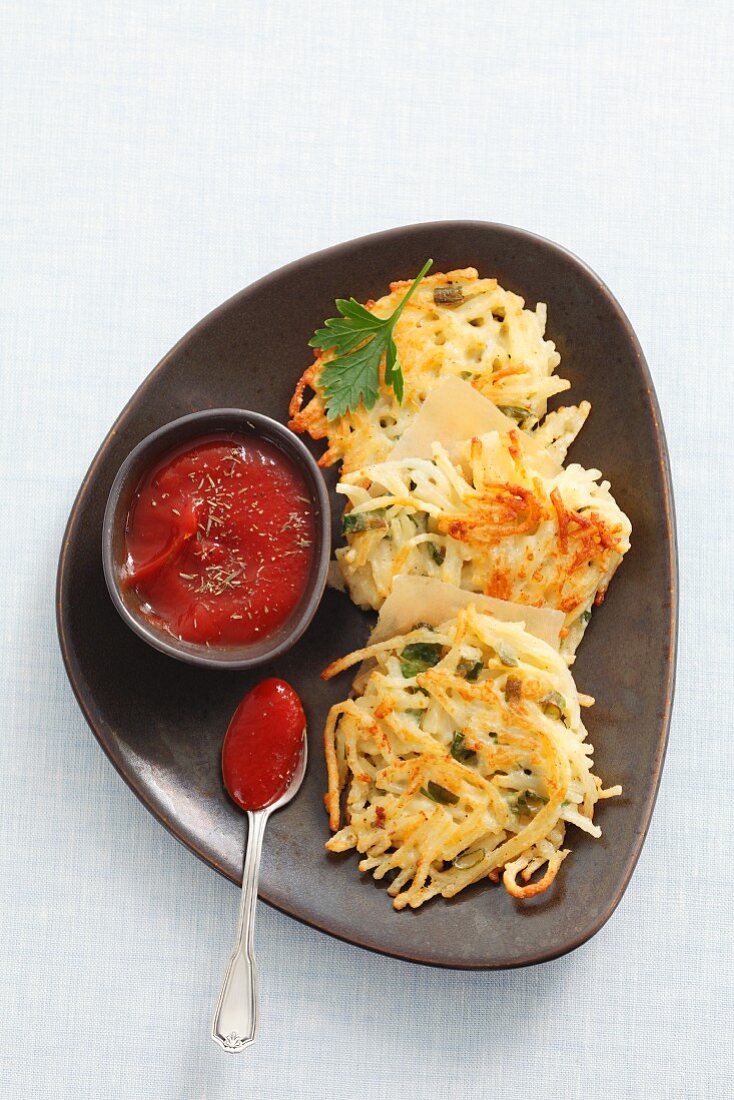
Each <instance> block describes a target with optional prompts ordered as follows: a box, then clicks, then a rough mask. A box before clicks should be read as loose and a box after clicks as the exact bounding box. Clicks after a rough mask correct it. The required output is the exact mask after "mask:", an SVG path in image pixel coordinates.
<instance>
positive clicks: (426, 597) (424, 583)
mask: <svg viewBox="0 0 734 1100" xmlns="http://www.w3.org/2000/svg"><path fill="white" fill-rule="evenodd" d="M470 605H473V606H474V607H476V608H477V610H478V611H481V612H483V613H485V614H487V615H491V616H492V617H493V618H495V619H497V620H498V622H505V623H521V624H522V625H523V626H524V627H525V629H526V630H527V631H528V633H530V634H533V635H535V637H536V638H540V639H541V641H543V642H547V644H548V645H550V646H552V647H553V649H555V650H558V648H559V646H560V639H561V630H562V629H563V620H564V615H563V612H562V611H552V610H551V609H550V608H548V607H525V606H524V605H523V604H519V603H509V602H508V601H507V600H496V599H494V598H493V597H492V596H481V595H477V594H476V593H473V592H466V591H464V590H463V589H461V588H457V587H456V586H455V585H453V584H445V583H444V582H443V581H440V580H437V579H435V578H434V577H407V576H399V577H396V578H395V581H394V582H393V586H392V592H391V593H390V595H389V596H388V597H387V599H386V600H385V602H384V604H383V605H382V607H381V608H380V614H379V616H378V619H377V624H376V626H375V629H374V630H373V631H372V634H371V635H370V640H369V644H370V645H373V644H374V643H375V642H382V641H384V640H385V639H386V638H394V637H395V636H396V635H398V634H407V633H408V631H409V630H412V628H413V626H414V624H415V622H416V621H417V618H419V619H420V621H421V622H426V623H429V624H430V625H431V626H440V625H441V623H445V622H447V621H448V620H449V619H454V618H456V616H457V614H458V613H459V611H460V610H463V609H464V608H467V607H469V606H470ZM416 608H418V609H420V613H419V614H418V613H417V612H416Z"/></svg>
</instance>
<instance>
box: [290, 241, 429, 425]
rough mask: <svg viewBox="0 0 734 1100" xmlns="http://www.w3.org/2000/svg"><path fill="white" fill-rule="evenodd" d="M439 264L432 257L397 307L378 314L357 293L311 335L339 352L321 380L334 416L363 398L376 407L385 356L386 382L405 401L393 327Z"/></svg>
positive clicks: (313, 343)
mask: <svg viewBox="0 0 734 1100" xmlns="http://www.w3.org/2000/svg"><path fill="white" fill-rule="evenodd" d="M432 264H433V260H427V261H426V262H425V263H424V265H423V267H422V268H421V271H420V274H419V275H418V276H417V278H416V279H414V281H413V283H412V284H411V286H410V287H409V289H408V292H407V294H406V295H405V297H404V298H403V300H402V302H401V303H400V305H399V306H398V307H397V308H396V310H395V312H394V313H392V314H391V315H390V316H389V317H385V318H382V317H375V315H374V313H370V311H369V310H368V309H365V307H364V306H363V305H360V303H359V302H357V301H356V300H355V299H354V298H337V299H336V308H337V309H338V310H339V313H340V314H341V317H331V318H329V320H328V321H324V327H323V328H320V329H317V330H316V332H315V333H314V334H313V337H312V338H311V339H310V340H309V347H312V348H320V349H321V350H322V351H333V352H334V358H333V359H330V360H329V362H328V363H326V364H325V365H324V369H323V370H322V372H321V377H320V383H321V386H322V389H323V397H324V404H325V405H326V416H327V419H328V420H336V418H337V417H339V416H344V414H345V413H346V412H349V410H350V409H356V408H357V406H358V405H359V402H360V401H362V402H363V403H364V407H365V408H366V409H371V408H372V407H373V405H374V404H375V401H377V398H378V396H379V392H380V362H381V360H382V356H383V355H384V356H385V385H386V386H392V389H393V392H394V394H395V396H396V398H397V400H398V402H399V403H400V404H402V401H403V372H402V370H401V369H400V363H399V362H398V349H397V347H396V346H395V339H394V337H393V330H394V328H395V324H396V322H397V320H398V318H399V317H400V314H401V313H402V312H403V310H404V309H405V306H406V305H407V303H408V302H409V301H410V298H411V297H412V295H413V292H414V291H415V289H416V287H417V286H418V284H419V283H420V281H421V280H422V279H423V278H424V277H425V275H426V273H427V271H428V270H429V268H430V267H431V265H432Z"/></svg>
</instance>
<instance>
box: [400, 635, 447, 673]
mask: <svg viewBox="0 0 734 1100" xmlns="http://www.w3.org/2000/svg"><path fill="white" fill-rule="evenodd" d="M442 651H443V646H442V645H441V644H440V643H439V642H411V643H410V645H406V647H405V649H404V650H403V651H402V653H401V654H400V671H401V672H402V674H403V676H404V677H405V679H406V680H410V679H412V678H413V676H417V675H418V673H419V672H425V671H426V669H427V668H432V667H433V665H437V664H438V662H439V661H440V660H441V653H442Z"/></svg>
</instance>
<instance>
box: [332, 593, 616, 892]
mask: <svg viewBox="0 0 734 1100" xmlns="http://www.w3.org/2000/svg"><path fill="white" fill-rule="evenodd" d="M359 662H366V664H364V665H363V668H362V671H361V673H360V675H359V676H358V677H357V680H356V682H355V696H354V697H353V698H351V699H347V700H345V701H344V702H342V703H338V704H336V705H335V706H334V707H332V709H331V711H330V713H329V716H328V720H327V723H326V729H325V733H324V743H325V750H326V761H327V769H328V793H327V795H326V798H325V801H326V807H327V811H328V813H329V822H330V826H331V829H332V830H333V832H334V835H333V836H332V837H331V839H330V840H329V841H328V842H327V844H326V847H327V848H328V849H329V850H330V851H333V852H344V851H347V850H349V849H352V848H356V849H357V851H359V852H360V853H361V855H362V859H361V861H360V864H359V868H360V870H361V871H369V872H371V873H372V874H373V875H374V877H375V878H376V879H387V881H388V882H389V886H388V893H389V894H390V895H391V896H392V898H393V905H394V907H395V908H396V909H404V908H405V907H406V906H410V907H411V908H414V909H415V908H418V907H419V906H420V905H422V904H423V903H424V902H425V901H427V900H428V899H429V898H432V897H434V896H435V895H437V894H440V895H442V896H443V897H446V898H450V897H453V896H454V895H456V894H457V893H459V891H461V890H463V889H464V888H465V887H466V886H469V885H471V884H472V883H474V882H478V881H479V880H480V879H484V878H489V879H491V880H492V881H494V882H497V881H498V880H499V879H500V878H501V880H502V882H503V884H504V886H505V888H506V889H507V890H508V891H509V893H511V894H512V895H513V896H515V897H517V898H524V897H532V896H533V895H535V894H539V893H541V892H542V891H544V890H546V889H547V888H548V887H549V886H550V884H551V883H552V882H553V879H554V878H555V876H556V873H557V871H558V868H559V867H560V865H561V863H562V861H563V860H564V859H565V857H566V856H567V855H568V854H569V850H568V848H566V847H564V843H565V833H566V827H567V825H569V824H571V825H575V826H577V827H578V828H580V829H583V830H584V831H585V832H587V833H589V834H591V835H592V836H594V837H598V836H599V835H600V832H601V831H600V829H599V828H598V826H597V825H595V824H594V821H593V817H594V807H595V806H596V803H597V802H598V801H599V800H600V799H602V798H607V797H610V796H612V795H615V794H619V793H621V788H619V787H613V788H610V789H609V790H603V788H602V783H601V780H600V779H599V778H598V777H597V776H596V775H594V774H593V772H592V760H591V756H592V752H593V749H592V746H591V745H589V744H588V742H587V740H586V730H585V728H584V726H583V723H582V721H581V715H580V702H584V703H586V704H589V703H590V702H592V700H590V699H588V698H586V697H582V698H581V699H580V698H579V695H578V694H577V691H576V687H575V685H574V682H573V679H572V677H571V673H570V672H569V670H568V667H567V665H566V663H565V661H564V660H563V658H562V657H561V656H560V655H559V653H558V652H556V651H555V650H554V649H553V647H552V646H551V645H549V644H548V643H547V642H545V641H542V640H541V639H539V638H537V637H535V636H533V635H532V634H530V633H529V632H528V631H527V630H526V629H525V628H524V626H523V624H522V623H517V622H502V621H499V620H498V619H496V618H494V617H491V616H489V615H487V614H483V613H481V612H479V611H478V610H477V607H476V606H475V605H474V604H471V605H469V606H468V607H464V608H459V609H458V610H457V613H456V614H455V616H454V617H453V618H451V619H449V620H447V621H445V622H443V623H441V624H439V625H437V626H435V627H433V626H429V625H423V624H418V625H416V626H415V628H414V629H412V630H409V631H407V632H406V633H403V634H400V635H398V636H395V637H391V638H388V639H385V640H383V641H380V642H377V643H375V644H373V645H370V646H368V647H367V648H366V649H364V650H359V651H357V652H355V653H352V654H350V655H349V656H347V657H344V658H343V659H342V660H340V661H337V662H335V663H334V664H333V665H331V666H330V667H329V668H328V669H327V670H326V671H325V673H324V676H325V677H326V678H329V677H331V676H334V675H336V674H337V673H339V672H341V671H343V670H344V669H346V668H349V667H351V666H354V665H355V664H358V663H359ZM344 791H346V796H345V798H344V809H343V810H342V800H343V792H344Z"/></svg>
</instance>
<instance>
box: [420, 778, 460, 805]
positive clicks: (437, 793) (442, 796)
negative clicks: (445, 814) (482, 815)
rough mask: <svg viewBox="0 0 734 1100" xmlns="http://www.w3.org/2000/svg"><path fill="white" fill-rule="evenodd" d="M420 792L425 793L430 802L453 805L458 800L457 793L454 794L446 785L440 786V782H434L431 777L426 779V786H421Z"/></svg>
mask: <svg viewBox="0 0 734 1100" xmlns="http://www.w3.org/2000/svg"><path fill="white" fill-rule="evenodd" d="M421 794H424V795H426V797H427V798H430V799H431V801H432V802H440V803H441V804H442V805H443V806H455V805H456V803H457V802H458V801H459V796H458V794H454V792H453V791H449V790H447V789H446V787H442V786H441V784H440V783H434V782H433V780H432V779H429V780H428V788H427V789H426V788H425V787H421Z"/></svg>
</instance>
